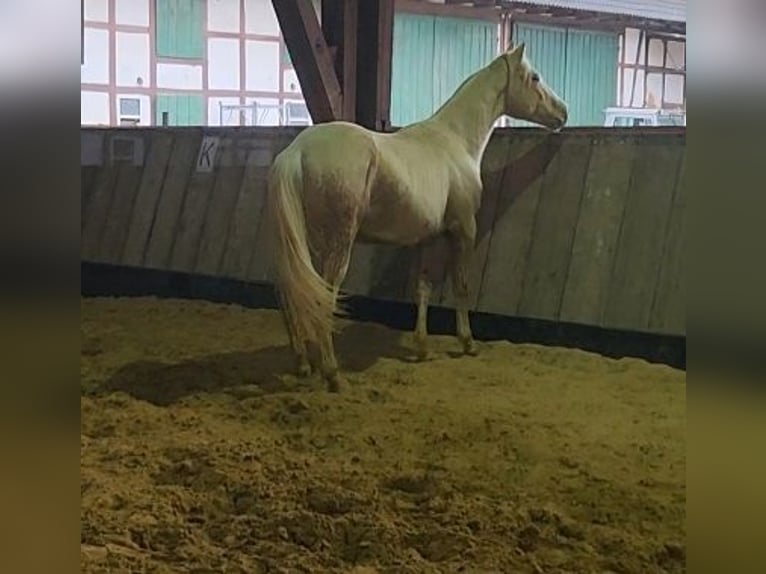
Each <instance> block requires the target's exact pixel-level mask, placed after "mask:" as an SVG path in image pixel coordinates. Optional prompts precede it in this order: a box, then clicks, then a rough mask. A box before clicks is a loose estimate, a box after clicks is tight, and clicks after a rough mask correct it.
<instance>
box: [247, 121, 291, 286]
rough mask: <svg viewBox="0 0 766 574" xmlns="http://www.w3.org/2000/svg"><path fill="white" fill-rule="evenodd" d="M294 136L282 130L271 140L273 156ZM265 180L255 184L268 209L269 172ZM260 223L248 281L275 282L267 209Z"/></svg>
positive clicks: (264, 176)
mask: <svg viewBox="0 0 766 574" xmlns="http://www.w3.org/2000/svg"><path fill="white" fill-rule="evenodd" d="M294 137H295V136H294V134H293V135H291V134H289V133H287V134H285V133H284V132H282V131H281V130H280V131H279V132H277V134H276V135H275V136H274V137H273V139H271V140H270V142H271V143H270V144H269V146H270V148H271V151H272V153H273V156H274V157H276V156H277V155H279V154H280V153H281V152H282V150H283V149H284V148H286V147H287V146H288V145H290V143H292V141H293V139H294ZM262 174H263V179H260V178H259V179H257V180H255V181H254V182H253V183H254V185H255V188H256V189H257V190H258V191H257V193H259V194H260V195H262V197H263V198H264V199H263V202H264V208H265V207H266V199H267V190H268V170H264V171H263V172H262ZM262 212H263V214H262V216H261V218H260V220H259V222H258V229H257V230H256V233H255V240H254V241H253V243H252V255H251V257H250V263H249V265H248V270H247V279H248V280H249V281H273V273H272V261H273V254H274V249H273V237H274V226H273V225H272V221H271V219H270V218H269V216H268V214H267V212H266V211H265V209H263V210H262Z"/></svg>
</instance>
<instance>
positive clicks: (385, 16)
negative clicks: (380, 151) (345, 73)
mask: <svg viewBox="0 0 766 574" xmlns="http://www.w3.org/2000/svg"><path fill="white" fill-rule="evenodd" d="M358 22H359V28H358V35H359V38H358V42H357V87H356V119H357V122H358V123H359V124H361V125H363V126H365V127H368V128H370V129H375V130H379V131H380V130H387V129H388V128H389V127H390V126H391V58H392V53H393V49H392V48H393V43H394V0H364V2H359V14H358Z"/></svg>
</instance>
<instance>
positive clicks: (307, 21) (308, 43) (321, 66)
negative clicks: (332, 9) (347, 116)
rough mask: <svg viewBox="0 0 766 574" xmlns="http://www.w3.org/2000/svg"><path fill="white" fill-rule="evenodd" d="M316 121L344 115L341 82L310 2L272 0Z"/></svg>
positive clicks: (304, 93)
mask: <svg viewBox="0 0 766 574" xmlns="http://www.w3.org/2000/svg"><path fill="white" fill-rule="evenodd" d="M272 4H273V5H274V12H275V13H276V15H277V19H278V20H279V26H280V28H281V29H282V36H283V38H284V39H285V43H286V44H287V47H288V49H289V50H290V57H291V59H292V61H293V66H294V67H295V72H296V73H297V74H298V79H299V80H300V83H301V89H302V92H303V97H304V98H305V100H306V106H307V107H308V109H309V111H310V112H311V117H312V119H313V121H314V123H315V124H316V123H321V122H329V121H332V120H336V119H340V118H341V116H342V105H341V102H342V99H341V90H340V84H339V83H338V78H337V76H336V75H335V68H334V66H333V61H332V56H331V55H330V50H329V49H328V48H327V43H326V42H325V39H324V36H323V35H322V29H321V28H320V26H319V20H318V18H317V14H316V12H315V11H314V7H313V6H312V3H311V2H305V1H303V2H296V1H295V0H272Z"/></svg>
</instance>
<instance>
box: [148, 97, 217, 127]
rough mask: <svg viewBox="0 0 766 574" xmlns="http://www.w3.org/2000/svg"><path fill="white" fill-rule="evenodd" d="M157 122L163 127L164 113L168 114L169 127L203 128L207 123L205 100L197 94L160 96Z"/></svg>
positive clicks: (157, 106) (156, 114)
mask: <svg viewBox="0 0 766 574" xmlns="http://www.w3.org/2000/svg"><path fill="white" fill-rule="evenodd" d="M154 109H155V118H156V119H155V122H156V125H158V126H161V125H162V112H168V125H171V126H201V125H203V124H204V122H205V99H204V98H203V97H202V96H201V95H196V94H178V95H176V94H172V95H158V96H157V99H156V102H155V106H154Z"/></svg>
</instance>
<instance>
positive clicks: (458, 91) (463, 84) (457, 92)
mask: <svg viewBox="0 0 766 574" xmlns="http://www.w3.org/2000/svg"><path fill="white" fill-rule="evenodd" d="M504 57H505V54H501V55H499V56H497V57H496V58H495V59H494V60H492V62H491V63H490V64H489V66H486V67H482V68H480V69H478V70H476V71H475V72H474V73H472V74H471V75H469V76H468V77H467V78H466V79H464V80H463V81H462V82H461V83H460V85H459V86H458V87H457V89H456V90H455V91H454V92H452V95H451V96H450V97H449V98H447V100H446V101H445V102H444V103H443V104H442V105H441V106H439V108H438V109H437V110H436V111H435V112H434V113H433V115H432V116H431V117H435V116H437V115H438V114H439V112H441V111H442V110H443V109H444V108H446V107H447V106H448V105H449V104H450V102H452V101H453V100H454V99H455V98H457V97H458V96H459V95H460V94H461V93H462V91H463V88H465V87H466V86H467V85H468V84H469V83H471V82H472V81H473V80H474V79H476V77H477V76H478V75H479V74H481V73H483V72H486V71H487V70H488V69H490V68H492V67H494V65H495V63H496V62H498V61H499V60H500V58H504Z"/></svg>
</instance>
